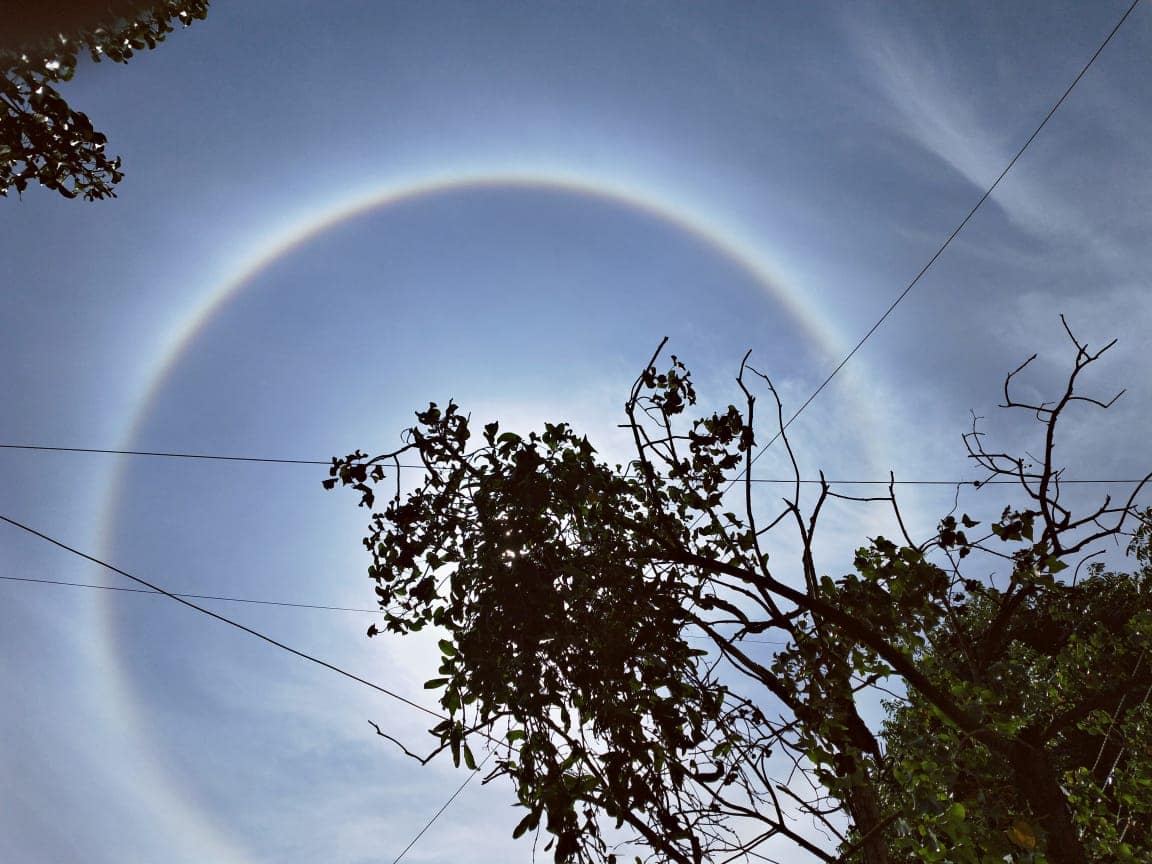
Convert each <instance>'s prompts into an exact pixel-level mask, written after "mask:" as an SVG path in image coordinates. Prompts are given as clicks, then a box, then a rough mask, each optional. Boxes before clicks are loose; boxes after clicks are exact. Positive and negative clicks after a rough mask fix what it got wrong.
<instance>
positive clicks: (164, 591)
mask: <svg viewBox="0 0 1152 864" xmlns="http://www.w3.org/2000/svg"><path fill="white" fill-rule="evenodd" d="M0 521H3V522H7V523H8V524H9V525H11V526H13V527H14V528H19V529H20V530H21V531H27V532H28V533H29V534H31V535H33V536H34V537H39V538H40V539H41V540H44V541H46V542H48V543H51V544H52V545H53V546H57V547H59V548H60V549H63V550H64V551H65V552H71V553H72V554H73V555H76V556H77V557H79V558H83V559H84V560H85V561H90V562H92V563H93V564H98V565H99V566H101V567H104V568H106V569H108V570H111V571H112V572H113V573H119V574H120V575H121V576H124V577H126V578H128V579H131V580H132V581H133V582H136V583H138V584H140V585H143V586H144V587H145V588H148V589H149V590H151V591H154V592H156V593H157V594H163V595H164V596H165V597H168V598H171V599H172V600H175V601H176V602H177V603H181V604H183V605H185V606H187V607H189V608H190V609H195V610H196V611H197V612H202V613H203V614H205V615H208V616H209V617H211V618H215V619H216V620H217V621H222V622H223V623H225V624H228V625H230V626H232V627H235V628H236V629H237V630H242V631H244V632H245V633H247V634H248V635H249V636H255V637H256V638H257V639H260V640H262V641H264V642H267V643H268V644H269V645H273V646H275V647H277V648H279V649H281V650H282V651H287V652H288V653H289V654H294V655H296V656H297V657H300V658H302V659H304V660H308V661H310V662H312V663H315V664H316V665H317V666H323V667H324V668H325V669H330V670H331V671H333V672H335V673H337V674H339V675H343V676H344V677H345V678H350V679H352V680H353V681H356V682H358V683H360V684H363V685H364V686H365V687H371V688H372V689H373V690H376V691H378V692H380V693H383V694H384V695H385V696H390V697H392V698H393V699H395V700H397V701H398V702H403V703H404V704H405V705H408V706H409V707H411V708H415V709H416V710H417V711H422V712H424V713H425V714H428V715H430V716H432V717H435V718H436V719H438V720H444V719H447V718H446V717H445V716H444V715H443V714H440V713H439V712H437V711H433V710H432V709H431V708H425V707H424V706H423V705H421V704H419V703H418V702H413V701H412V700H411V699H407V698H405V697H403V696H401V695H400V694H399V693H396V692H394V691H392V690H389V689H388V688H387V687H382V686H381V685H379V684H375V683H373V682H371V681H369V680H368V679H367V678H361V677H360V676H359V675H356V674H355V673H352V672H349V671H348V670H346V669H342V668H340V667H339V666H337V665H335V664H333V663H329V662H328V661H327V660H321V659H320V658H319V657H315V656H313V655H312V654H309V653H307V652H305V651H301V650H299V649H298V648H293V647H292V646H290V645H286V644H284V643H283V642H280V641H279V640H277V639H273V638H272V637H271V636H267V635H265V634H264V633H261V632H260V631H259V630H256V629H254V628H252V627H248V626H246V625H244V624H241V623H240V622H239V621H234V620H233V619H231V618H228V617H227V616H224V615H221V614H220V613H218V612H213V611H212V610H211V609H206V608H205V607H203V606H200V605H197V604H196V603H193V602H192V601H191V600H187V599H185V598H184V597H181V596H180V595H178V594H174V593H173V592H171V591H168V590H167V589H164V588H161V587H160V586H159V585H156V584H154V583H152V582H149V581H148V580H146V579H141V578H140V577H139V576H133V575H132V574H131V573H129V572H128V571H127V570H121V569H120V568H119V567H117V566H115V565H114V564H109V563H108V562H107V561H101V560H100V559H99V558H96V557H94V556H92V555H89V554H88V553H87V552H81V551H80V550H79V549H77V548H75V547H74V546H69V545H68V544H67V543H65V542H63V541H62V540H57V539H56V538H55V537H50V536H49V535H47V534H45V533H44V532H42V531H37V530H36V529H35V528H32V527H30V526H28V525H25V524H24V523H23V522H18V521H17V520H15V519H13V518H11V517H9V516H5V515H4V514H3V513H0Z"/></svg>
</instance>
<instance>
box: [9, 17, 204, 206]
mask: <svg viewBox="0 0 1152 864" xmlns="http://www.w3.org/2000/svg"><path fill="white" fill-rule="evenodd" d="M16 5H17V8H15V9H12V10H9V11H8V12H6V15H5V19H4V23H3V25H2V34H3V35H2V36H0V71H2V73H3V74H2V75H0V195H5V196H6V195H7V194H8V190H9V189H13V188H14V189H15V190H16V191H17V193H21V192H23V191H24V190H25V189H26V188H27V187H28V185H29V184H30V183H31V182H33V181H36V182H38V183H39V184H40V185H41V186H46V187H47V188H49V189H54V190H56V191H57V192H59V193H60V194H61V195H63V196H64V197H66V198H75V197H77V196H81V197H83V198H85V199H86V200H89V201H92V200H95V199H99V198H107V197H115V194H116V193H115V192H114V191H113V188H112V187H114V186H115V185H116V184H117V183H119V182H120V180H121V179H122V178H123V174H122V173H121V171H120V159H119V157H110V156H108V155H107V154H106V153H105V150H104V148H105V145H106V144H107V140H108V139H107V138H106V137H105V135H104V134H103V133H102V132H98V131H97V130H96V129H95V128H93V126H92V123H91V121H90V120H89V119H88V117H87V116H86V115H84V114H82V113H81V112H79V111H76V110H73V108H72V107H71V106H70V105H69V104H68V102H67V101H66V100H65V99H64V97H63V96H61V95H60V93H59V91H58V90H57V89H56V88H57V85H59V84H60V82H63V81H69V80H71V78H72V76H73V74H74V73H75V71H76V66H77V63H78V60H79V57H80V56H81V55H82V54H87V55H88V56H90V57H91V58H92V60H93V61H95V62H100V60H102V59H105V58H107V59H109V60H111V61H113V62H115V63H126V62H127V61H128V60H129V59H130V58H131V57H132V55H133V53H134V52H136V51H142V50H144V49H145V48H155V47H156V45H157V43H159V42H161V41H163V39H164V37H165V36H167V35H168V34H169V33H170V32H172V30H173V28H174V27H175V25H176V23H179V24H181V25H183V26H185V27H186V26H188V25H189V24H191V23H192V21H193V20H195V19H198V18H204V17H205V16H206V15H207V14H208V0H103V2H92V0H39V2H35V3H31V2H29V3H24V4H16Z"/></svg>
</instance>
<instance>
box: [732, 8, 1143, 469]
mask: <svg viewBox="0 0 1152 864" xmlns="http://www.w3.org/2000/svg"><path fill="white" fill-rule="evenodd" d="M1139 3H1140V0H1132V4H1131V5H1130V6H1129V7H1128V8H1127V9H1126V10H1125V11H1124V14H1123V15H1121V16H1120V20H1119V21H1117V22H1116V26H1114V27H1113V28H1112V29H1111V30H1110V31H1109V33H1108V35H1107V36H1106V37H1105V38H1104V41H1103V42H1101V43H1100V46H1099V47H1098V48H1097V49H1096V50H1095V52H1093V54H1092V56H1091V57H1089V58H1088V62H1087V63H1085V64H1084V66H1083V68H1081V69H1080V72H1079V74H1078V75H1077V76H1076V77H1075V78H1074V79H1072V83H1071V84H1069V85H1068V87H1067V89H1066V90H1065V91H1064V93H1063V94H1062V95H1061V96H1060V98H1059V99H1057V100H1056V104H1055V105H1053V106H1052V108H1051V109H1049V111H1048V113H1047V114H1045V115H1044V119H1043V120H1041V121H1040V125H1039V126H1037V127H1036V129H1035V130H1033V132H1032V134H1031V135H1029V136H1028V140H1027V141H1025V142H1024V144H1023V146H1021V147H1020V149H1019V150H1017V151H1016V155H1015V156H1013V157H1012V158H1011V160H1009V162H1008V164H1007V165H1005V166H1004V170H1003V171H1001V172H1000V175H999V176H998V177H997V178H996V179H995V180H994V181H992V185H991V186H989V187H988V189H987V190H986V191H985V192H984V194H983V195H981V196H980V200H979V201H977V202H976V204H975V205H973V207H972V209H971V210H969V211H968V215H967V216H965V217H964V218H963V219H962V220H960V224H959V225H957V226H956V228H955V229H953V231H952V233H951V234H949V235H948V237H947V238H946V239H945V240H944V242H943V243H941V244H940V247H939V248H938V249H937V250H936V252H935V253H934V254H933V255H932V257H931V258H929V259H928V263H927V264H925V265H924V266H923V267H921V268H920V271H919V272H918V273H917V274H916V275H915V276H914V277H913V278H912V281H911V282H909V283H908V284H907V285H906V286H905V288H904V290H903V291H901V292H900V293H899V294H898V295H896V299H895V300H893V301H892V303H891V304H890V305H889V306H888V308H887V309H885V310H884V314H883V315H881V316H880V317H879V318H878V319H876V323H875V324H873V325H872V326H871V327H870V328H869V329H868V332H867V333H865V334H864V335H863V337H861V339H860V341H859V342H857V343H856V345H855V346H854V347H853V348H852V350H851V351H849V352H848V353H847V354H846V355H845V356H844V359H843V360H841V361H840V363H839V364H838V365H837V366H836V368H835V369H833V370H832V371H831V372H830V373H829V375H828V377H827V378H825V379H824V380H823V382H821V384H820V386H819V387H817V388H816V389H815V390H814V391H812V395H811V396H809V397H808V398H807V399H805V400H804V404H802V405H801V406H800V407H799V408H798V409H796V412H795V413H794V414H793V415H792V416H791V417H790V418H789V419H788V422H787V423H785V424H784V425H783V426H781V427H780V431H779V432H777V433H776V434H775V435H774V436H772V439H771V440H770V441H769V442H768V443H767V444H765V445H764V446H763V447H761V448H760V450H759V452H758V453H757V454H756V455H755V456H754V457H752V460H751V461H750V462H749V463H748V466H747V468H746V470H751V468H752V465H754V464H755V463H756V460H757V459H759V458H760V457H761V456H763V455H764V452H765V451H766V450H767V449H768V448H769V447H771V446H772V445H773V443H775V442H776V441H777V440H779V438H780V436H781V435H783V434H784V431H785V430H786V429H787V428H788V427H789V426H791V425H792V423H793V422H794V421H795V420H796V418H797V417H799V416H800V415H801V414H802V413H803V412H804V409H805V408H807V407H808V406H809V405H811V404H812V400H813V399H815V398H816V397H817V396H819V395H820V393H821V391H822V390H823V389H824V388H825V387H827V386H828V384H829V383H830V382H831V381H832V379H833V378H835V377H836V375H837V374H838V373H839V372H840V370H841V369H843V368H844V367H845V366H846V365H847V363H848V361H849V360H851V359H852V357H853V356H854V355H855V354H856V352H857V351H859V350H860V349H861V347H863V345H864V343H865V342H867V341H868V339H869V338H871V336H872V334H873V333H875V332H876V331H877V330H878V329H880V325H882V324H883V323H884V322H885V321H887V320H888V316H889V315H891V314H892V312H893V311H894V310H895V309H896V307H897V306H899V305H900V302H901V301H902V300H903V299H904V298H905V297H907V296H908V294H909V292H911V290H912V289H913V288H915V287H916V285H917V283H918V282H919V281H920V280H921V278H923V276H924V274H925V273H927V272H928V270H929V269H930V268H931V267H932V265H933V264H935V263H936V259H938V258H939V257H940V256H941V255H943V254H944V250H945V249H947V248H948V246H949V245H951V243H952V241H953V240H954V239H956V235H957V234H959V233H960V232H961V231H962V230H963V229H964V226H965V225H967V224H968V222H969V220H971V219H972V217H973V216H975V215H976V211H977V210H979V209H980V208H981V206H983V204H984V202H985V201H987V200H988V198H989V197H990V196H991V195H992V193H993V192H994V191H995V190H996V187H997V186H999V185H1000V181H1001V180H1003V179H1004V178H1005V177H1006V176H1007V175H1008V172H1009V171H1011V170H1012V166H1014V165H1015V164H1016V162H1017V161H1018V160H1019V159H1020V157H1021V156H1023V155H1024V151H1025V150H1027V149H1028V147H1029V145H1030V144H1031V143H1032V142H1033V141H1035V140H1036V136H1037V135H1039V134H1040V131H1041V130H1042V129H1043V128H1044V127H1045V126H1047V125H1048V121H1049V120H1051V119H1052V115H1054V114H1055V113H1056V112H1057V111H1058V110H1059V108H1060V106H1061V105H1063V104H1064V100H1065V99H1067V98H1068V95H1069V94H1070V93H1071V92H1072V91H1073V89H1075V87H1076V85H1077V84H1079V83H1080V79H1081V78H1083V77H1084V75H1085V74H1086V73H1087V72H1088V70H1089V69H1090V68H1091V67H1092V64H1093V63H1095V62H1096V58H1097V57H1099V56H1100V54H1101V52H1103V50H1104V49H1105V48H1106V47H1108V43H1109V42H1111V41H1112V37H1113V36H1115V35H1116V33H1117V31H1119V29H1120V28H1121V27H1122V26H1123V25H1124V22H1125V21H1127V20H1128V16H1129V15H1131V14H1132V10H1133V9H1135V8H1136V7H1137V5H1139ZM733 482H736V481H733Z"/></svg>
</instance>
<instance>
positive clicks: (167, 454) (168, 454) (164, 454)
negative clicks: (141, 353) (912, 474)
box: [0, 400, 1142, 611]
mask: <svg viewBox="0 0 1152 864" xmlns="http://www.w3.org/2000/svg"><path fill="white" fill-rule="evenodd" d="M809 401H811V400H809ZM801 410H803V409H801ZM796 413H797V414H799V411H798V412H796ZM793 419H795V415H793ZM788 422H789V423H790V422H792V421H791V420H790V421H788ZM785 426H787V424H785ZM771 443H772V442H769V443H768V444H766V445H765V447H764V449H767V447H768V446H770V445H771ZM0 450H38V451H47V452H51V453H100V454H106V455H112V456H156V457H160V458H165V459H201V460H209V461H211V460H218V461H222V462H261V463H271V464H281V465H324V466H331V465H332V460H331V459H329V460H327V461H324V460H321V459H279V458H273V457H266V456H228V455H221V454H216V453H181V452H178V451H162V450H114V449H111V448H102V447H51V446H47V445H43V444H0ZM760 452H761V453H762V452H764V451H763V449H762V450H761V451H760ZM757 458H759V456H757ZM753 461H755V460H753ZM392 467H394V468H400V469H401V470H404V471H424V470H426V469H425V466H423V465H408V464H404V463H401V464H400V465H394V466H392ZM1141 479H1142V478H1135V479H1101V478H1091V479H1085V480H1061V481H1060V483H1061V484H1062V485H1065V484H1074V483H1075V484H1114V485H1119V484H1124V483H1139V482H1140V480H1141ZM752 482H753V483H773V484H783V485H791V484H793V483H796V482H797V480H796V479H795V478H783V477H772V478H769V477H753V478H752ZM799 482H800V483H801V484H802V485H819V484H820V483H821V482H827V483H828V484H829V485H831V486H888V485H889V484H890V483H894V484H895V485H896V486H976V487H980V486H1013V485H1017V483H1018V481H1016V480H896V481H892V480H827V481H821V480H800V481H799ZM181 596H187V597H196V596H198V595H195V594H187V595H181ZM204 599H209V600H229V599H235V598H228V597H208V598H204ZM240 602H246V601H240ZM288 605H291V604H288ZM300 605H308V604H300ZM349 611H358V610H349Z"/></svg>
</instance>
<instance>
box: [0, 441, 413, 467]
mask: <svg viewBox="0 0 1152 864" xmlns="http://www.w3.org/2000/svg"><path fill="white" fill-rule="evenodd" d="M0 450H47V451H51V452H54V453H104V454H108V455H112V456H161V457H164V458H166V459H209V460H218V461H221V462H272V463H275V464H279V465H331V464H332V460H331V459H327V460H324V461H320V460H316V459H270V458H265V457H262V456H220V455H216V454H211V453H176V452H166V451H160V450H112V449H108V448H103V447H48V446H45V445H42V444H0ZM406 467H408V466H406Z"/></svg>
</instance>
